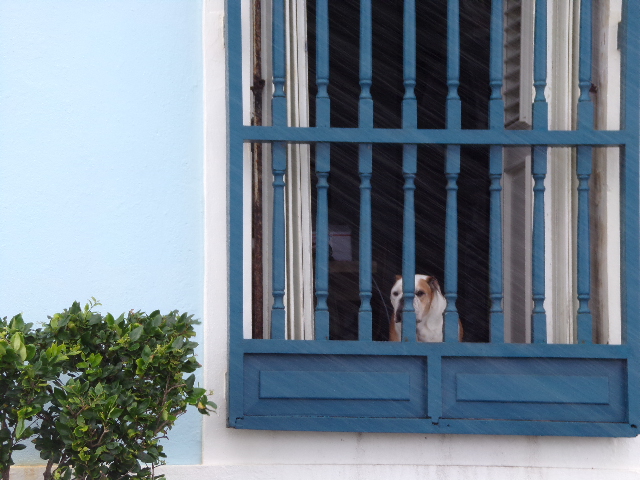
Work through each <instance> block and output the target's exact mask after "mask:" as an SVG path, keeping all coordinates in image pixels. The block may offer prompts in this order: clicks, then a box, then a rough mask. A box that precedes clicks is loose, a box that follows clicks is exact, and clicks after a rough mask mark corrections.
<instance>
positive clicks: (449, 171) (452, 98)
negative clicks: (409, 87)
mask: <svg viewBox="0 0 640 480" xmlns="http://www.w3.org/2000/svg"><path fill="white" fill-rule="evenodd" d="M459 86H460V1H459V0H449V3H448V8H447V87H448V93H447V100H446V117H447V118H446V126H447V130H450V131H456V130H460V129H461V128H462V102H461V100H460V95H459V94H458V87H459ZM444 173H445V176H446V178H447V213H446V219H445V250H444V296H445V298H446V299H447V308H446V310H445V313H444V340H445V341H446V342H457V341H458V309H457V306H456V301H457V299H458V183H457V182H458V177H459V175H460V145H455V144H453V145H447V150H446V159H445V167H444Z"/></svg>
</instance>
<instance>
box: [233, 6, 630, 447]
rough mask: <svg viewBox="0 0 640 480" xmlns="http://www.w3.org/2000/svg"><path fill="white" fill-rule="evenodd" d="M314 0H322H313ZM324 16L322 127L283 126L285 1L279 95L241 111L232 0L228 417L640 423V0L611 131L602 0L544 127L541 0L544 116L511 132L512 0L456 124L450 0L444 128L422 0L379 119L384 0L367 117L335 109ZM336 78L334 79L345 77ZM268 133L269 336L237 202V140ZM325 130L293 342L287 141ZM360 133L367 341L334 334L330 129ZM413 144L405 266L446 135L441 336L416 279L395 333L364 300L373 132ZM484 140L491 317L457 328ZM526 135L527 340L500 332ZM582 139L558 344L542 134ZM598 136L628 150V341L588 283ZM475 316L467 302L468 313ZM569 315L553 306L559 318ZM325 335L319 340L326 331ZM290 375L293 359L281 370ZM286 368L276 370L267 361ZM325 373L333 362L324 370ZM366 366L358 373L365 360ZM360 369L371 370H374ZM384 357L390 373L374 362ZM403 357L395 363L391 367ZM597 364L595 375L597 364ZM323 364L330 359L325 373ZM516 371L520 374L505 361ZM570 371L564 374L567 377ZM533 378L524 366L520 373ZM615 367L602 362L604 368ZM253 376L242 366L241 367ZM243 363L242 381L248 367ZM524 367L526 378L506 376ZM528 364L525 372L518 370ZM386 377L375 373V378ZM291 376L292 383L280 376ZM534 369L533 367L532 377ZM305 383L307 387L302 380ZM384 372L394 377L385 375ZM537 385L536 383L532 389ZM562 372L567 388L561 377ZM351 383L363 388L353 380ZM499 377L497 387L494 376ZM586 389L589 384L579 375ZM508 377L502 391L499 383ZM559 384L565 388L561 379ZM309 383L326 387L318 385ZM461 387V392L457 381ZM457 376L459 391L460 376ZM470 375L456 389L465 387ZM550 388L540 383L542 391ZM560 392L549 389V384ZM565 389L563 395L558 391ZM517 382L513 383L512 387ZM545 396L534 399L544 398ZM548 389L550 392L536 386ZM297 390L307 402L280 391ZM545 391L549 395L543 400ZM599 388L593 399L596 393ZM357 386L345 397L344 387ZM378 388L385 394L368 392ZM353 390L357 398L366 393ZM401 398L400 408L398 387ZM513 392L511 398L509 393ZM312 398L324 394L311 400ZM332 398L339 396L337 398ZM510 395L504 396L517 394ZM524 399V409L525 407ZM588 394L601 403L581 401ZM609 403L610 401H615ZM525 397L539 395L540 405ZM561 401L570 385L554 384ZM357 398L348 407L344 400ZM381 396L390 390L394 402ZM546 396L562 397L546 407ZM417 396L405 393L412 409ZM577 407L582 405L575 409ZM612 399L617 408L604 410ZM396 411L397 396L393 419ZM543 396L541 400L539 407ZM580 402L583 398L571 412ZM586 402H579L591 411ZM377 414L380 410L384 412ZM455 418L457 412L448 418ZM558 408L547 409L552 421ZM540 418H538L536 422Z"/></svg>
mask: <svg viewBox="0 0 640 480" xmlns="http://www.w3.org/2000/svg"><path fill="white" fill-rule="evenodd" d="M308 1H312V0H308ZM315 1H316V10H315V12H316V13H315V22H316V79H315V81H316V84H317V87H318V93H317V96H316V99H315V101H316V126H315V127H313V128H300V127H290V126H288V124H287V101H286V92H285V78H286V73H287V70H286V58H287V57H286V51H287V48H286V29H285V20H286V13H285V6H286V3H285V1H284V0H273V2H272V16H273V28H272V33H273V39H272V45H273V51H272V62H273V104H272V112H273V119H272V126H266V127H264V126H244V125H242V91H241V87H240V82H239V81H236V79H239V78H241V76H242V75H241V66H242V65H241V61H240V59H241V57H242V55H241V51H242V50H241V28H240V24H241V18H240V17H241V10H240V2H235V1H228V2H227V13H228V15H227V18H228V27H229V28H228V68H229V78H230V79H231V80H230V84H229V128H230V137H229V158H230V161H229V182H230V189H229V202H230V208H229V211H230V227H229V235H230V239H231V241H230V242H229V252H230V253H229V255H230V261H229V268H230V271H231V274H230V277H229V289H230V293H229V301H230V317H231V319H230V352H231V353H230V366H229V368H230V379H229V384H230V403H229V423H230V425H232V426H235V427H237V428H272V429H273V428H275V429H277V428H283V429H301V430H352V429H356V430H359V431H416V432H440V433H442V432H453V433H510V434H556V435H561V434H563V435H610V436H634V435H636V433H637V432H636V429H637V427H636V426H635V425H638V424H640V423H639V422H640V402H639V401H638V395H640V382H638V381H636V380H635V379H636V378H638V374H639V373H640V355H638V354H637V351H638V348H639V347H640V318H639V316H640V297H639V296H638V295H637V293H636V290H637V288H638V285H639V283H640V260H639V247H638V242H637V239H638V237H639V235H640V225H639V221H638V216H639V211H638V210H639V208H638V205H639V203H640V195H639V188H638V187H639V186H638V178H639V175H640V172H639V168H638V163H639V162H638V160H639V157H640V148H639V145H638V144H639V142H638V132H639V129H640V105H639V103H640V62H637V61H635V60H629V58H630V55H631V54H635V53H636V52H637V51H640V39H639V38H638V36H637V35H635V33H636V32H638V31H640V2H635V1H629V0H627V1H625V2H624V13H623V16H624V23H623V25H622V30H621V34H620V38H621V40H623V42H621V50H622V56H623V58H624V59H625V61H624V62H623V72H622V78H623V80H622V85H623V95H624V98H623V106H624V108H623V110H624V112H623V119H622V120H623V122H622V123H623V127H622V128H621V129H620V130H619V131H602V130H596V129H595V127H594V104H593V102H592V99H591V94H590V91H591V88H592V85H591V70H592V56H593V52H592V47H591V44H592V36H593V34H592V28H593V27H592V23H593V7H592V0H582V1H581V2H580V22H579V23H580V47H579V51H580V62H579V89H580V97H579V100H578V128H577V129H576V130H572V131H550V130H549V120H548V116H549V115H548V110H549V106H548V102H547V98H546V95H545V89H546V87H547V73H548V72H547V62H548V48H547V30H548V18H547V15H546V12H547V1H546V0H536V1H535V9H536V12H537V13H536V15H535V40H534V72H533V76H534V78H533V80H534V83H533V84H534V88H535V95H534V100H533V126H532V129H531V130H528V131H523V130H518V131H513V130H506V129H505V127H504V99H503V95H502V88H503V76H504V73H503V62H504V59H503V41H504V40H503V32H504V25H503V11H504V6H505V5H504V4H505V2H504V0H493V1H492V6H491V23H490V42H491V49H490V65H489V77H490V78H489V87H490V97H489V127H488V128H487V129H486V130H467V129H462V101H461V98H460V95H459V92H458V89H459V86H460V71H461V67H460V61H461V58H460V51H461V47H460V45H461V39H460V35H461V32H460V18H461V11H460V0H447V18H446V22H447V29H446V31H447V75H446V84H447V96H446V126H445V128H444V129H419V128H418V102H417V98H416V91H415V89H416V84H417V82H418V74H417V71H416V61H417V59H416V56H417V46H416V41H417V38H416V37H417V35H416V0H405V1H404V14H403V15H404V16H403V85H404V97H403V99H402V128H400V129H381V128H374V122H373V118H374V117H373V111H374V102H373V99H372V96H371V87H372V81H373V11H372V8H373V6H374V5H375V3H374V2H373V0H360V18H359V21H360V40H359V48H360V51H359V54H360V62H359V84H360V94H359V102H358V103H359V107H358V111H359V121H358V126H357V127H356V128H335V127H331V125H330V98H329V90H328V86H329V72H330V68H329V67H330V59H329V43H330V41H329V38H330V36H329V33H330V32H329V28H330V23H329V0H315ZM334 87H336V88H339V87H340V86H339V85H334ZM248 142H267V143H271V144H272V172H271V173H272V175H273V219H272V222H273V223H272V230H273V240H272V262H273V263H272V272H273V278H272V287H273V292H272V295H273V307H272V311H271V318H270V320H271V339H270V340H269V341H266V342H265V341H261V340H253V339H244V338H243V329H242V322H243V318H244V313H243V307H244V294H243V291H242V288H243V283H242V276H243V272H244V264H245V262H246V260H247V259H243V256H242V255H243V253H242V242H240V241H239V240H238V239H241V238H243V222H242V212H243V209H242V204H243V201H244V198H243V188H242V185H243V178H244V172H243V162H242V155H243V153H242V152H243V148H242V147H243V144H244V143H248ZM289 143H312V144H315V169H316V177H317V183H316V189H317V203H316V212H315V214H316V225H315V233H316V236H315V238H316V242H315V298H316V305H315V340H314V341H296V342H292V341H287V340H285V339H286V336H287V335H286V328H285V326H286V324H287V322H286V315H287V312H286V310H285V305H284V295H285V285H286V269H285V266H286V265H285V244H286V225H285V222H286V219H285V218H286V217H285V208H286V206H285V196H284V195H285V182H286V175H287V162H288V159H287V145H288V144H289ZM332 143H350V144H357V145H358V146H359V151H358V159H359V162H358V175H359V181H360V226H359V242H360V243H359V262H358V263H359V297H360V308H359V313H358V318H359V322H358V341H354V342H329V341H326V340H328V339H329V323H330V318H329V307H328V301H329V299H330V298H329V205H328V196H329V190H330V188H331V187H330V185H329V180H330V175H331V173H332V166H331V155H330V154H331V144H332ZM384 143H388V144H396V145H402V147H403V155H402V158H403V160H402V175H403V178H404V185H403V191H404V204H403V216H404V218H403V237H402V238H403V242H402V245H403V250H402V275H403V277H404V278H405V279H413V276H414V274H415V273H416V258H415V257H416V205H415V203H416V198H415V188H416V186H415V178H416V176H417V173H418V147H419V146H420V145H442V146H444V147H445V164H444V175H445V177H446V180H447V183H446V187H445V188H446V213H445V245H444V295H445V297H446V299H447V307H446V310H445V314H444V333H445V335H444V340H445V341H444V342H442V343H432V344H422V343H419V342H417V341H416V316H415V312H414V309H413V297H414V284H413V281H412V280H411V281H405V282H404V286H403V295H404V298H405V302H404V306H403V331H402V340H403V341H402V342H372V341H371V340H372V338H373V335H372V330H373V318H372V317H373V312H372V305H371V298H372V278H373V260H374V259H373V252H372V195H373V194H375V192H373V191H372V182H371V179H372V176H373V175H374V171H375V162H374V156H373V149H374V146H375V145H376V144H384ZM479 145H484V146H488V147H489V172H488V175H489V180H490V183H489V192H488V194H489V200H490V206H489V208H490V221H489V292H488V296H489V300H490V310H489V320H490V323H489V324H490V333H491V335H490V343H489V344H471V343H466V342H462V343H461V342H459V341H458V323H459V313H458V309H457V305H456V302H457V300H458V295H459V292H458V270H459V266H458V263H459V258H458V253H459V247H458V221H459V211H458V192H459V188H460V187H459V185H458V180H459V177H460V173H461V148H463V147H465V146H479ZM514 146H529V147H531V148H532V171H531V176H532V178H533V182H534V184H533V222H532V223H533V224H532V238H531V241H532V247H531V264H532V272H531V276H532V279H531V280H532V281H531V285H532V286H531V292H530V300H531V302H532V307H533V308H532V316H531V331H532V335H531V342H532V343H531V344H528V345H522V344H507V343H505V333H504V330H505V328H504V327H505V314H504V311H503V306H502V302H503V299H504V282H503V275H504V272H503V268H504V266H503V232H502V230H503V222H502V211H503V209H504V206H503V204H502V182H503V169H504V166H503V149H504V148H505V147H514ZM553 147H575V148H576V150H577V162H576V170H575V174H576V176H577V179H578V187H577V201H578V208H577V233H576V235H577V237H576V238H577V242H576V245H577V247H576V254H577V255H576V256H577V262H576V266H577V292H576V293H577V298H576V300H577V303H578V311H577V345H547V337H548V335H547V314H546V311H545V305H544V304H545V300H546V298H545V277H546V272H545V258H546V257H545V254H546V252H545V231H546V227H545V209H547V210H548V208H549V205H545V181H546V176H547V168H548V160H549V157H548V150H549V148H553ZM594 147H616V148H620V152H621V163H620V166H621V169H620V170H621V202H620V204H621V216H622V217H621V218H622V223H623V225H624V227H623V230H622V232H621V246H622V262H621V263H622V279H623V281H622V295H621V297H622V317H623V323H622V330H623V345H619V346H615V345H597V344H594V342H593V315H592V313H591V310H590V305H589V302H590V300H591V296H592V293H591V282H592V279H591V275H592V274H591V270H592V269H591V244H590V212H589V201H590V196H591V191H590V186H589V181H590V178H591V175H592V169H593V148H594ZM463 320H464V319H463ZM562 320H563V319H558V321H562ZM321 340H322V341H321ZM290 371H291V372H294V373H295V374H292V375H288V372H290ZM273 372H280V373H273ZM327 372H330V373H331V374H327ZM359 372H360V373H362V375H360V373H359ZM363 372H364V373H363ZM377 372H382V373H381V375H377ZM394 372H396V373H397V375H396V373H394ZM590 372H593V375H597V378H596V379H595V380H594V379H593V378H592V377H590V376H589V375H591V373H590ZM320 374H321V375H320ZM505 374H512V375H511V376H509V375H506V377H505ZM317 375H320V377H318V378H322V379H324V380H322V381H325V382H329V384H330V387H331V388H330V391H329V390H326V389H317V388H316V387H315V386H314V385H316V383H315V382H316V381H318V380H317V378H316V376H317ZM563 375H564V376H563ZM525 377H526V378H525ZM605 377H606V378H605ZM243 378H244V381H242V379H243ZM239 379H240V380H239ZM513 379H515V380H513ZM516 380H517V381H516ZM378 381H379V382H380V384H379V385H377V386H376V388H375V389H373V390H370V391H369V390H367V391H366V392H364V393H363V392H359V391H356V390H357V389H358V388H365V389H367V388H368V387H367V386H368V385H370V384H374V383H376V382H378ZM280 382H284V383H286V385H285V386H284V387H283V388H282V389H281V388H279V383H280ZM492 382H493V383H496V382H497V383H499V384H500V385H501V387H500V388H501V391H500V392H497V393H496V392H495V391H494V390H491V389H488V390H486V391H485V390H484V386H485V384H487V383H489V384H492ZM531 382H533V383H531ZM304 385H307V386H310V387H309V388H311V387H313V388H312V390H313V392H311V393H309V392H306V391H305V388H306V387H304ZM385 385H387V386H385ZM518 385H520V386H522V385H529V388H528V390H527V391H526V392H525V391H523V390H520V391H519V393H517V394H516V393H514V392H515V390H514V392H510V390H509V389H510V388H514V389H515V388H516V387H517V386H518ZM531 385H534V386H536V385H538V386H540V388H534V387H533V386H531ZM567 385H568V386H569V387H570V388H569V389H568V390H567ZM572 385H573V386H575V385H579V386H587V387H589V386H593V389H594V391H592V392H587V393H585V394H583V393H580V392H578V393H575V392H572V391H570V390H571V388H573V387H571V386H572ZM356 386H357V387H358V388H356ZM487 388H488V387H487ZM581 388H582V387H581ZM502 390H504V391H502ZM556 390H557V392H556ZM314 392H315V393H314ZM452 392H453V393H452ZM456 392H458V393H456ZM460 392H462V393H460ZM540 392H543V393H540ZM549 392H551V393H549ZM554 392H556V393H557V394H558V395H557V396H556V395H555V393H554ZM512 393H513V395H512ZM540 395H542V396H543V397H544V399H543V400H540V402H538V401H537V400H535V398H538V397H540ZM540 398H542V397H540ZM563 398H566V399H568V400H567V402H568V403H571V402H575V404H576V405H572V410H570V411H571V412H573V413H571V414H566V413H565V411H564V410H563V409H562V405H561V406H560V407H556V406H553V403H554V402H548V401H547V400H548V399H563ZM289 399H295V402H296V403H287V400H289ZM545 399H546V400H545ZM594 399H595V400H594ZM343 400H345V401H346V403H340V402H343ZM372 400H375V401H376V402H381V403H376V402H373V403H367V402H371V401H372ZM358 401H362V402H364V403H363V404H362V405H361V406H358V405H360V404H359V403H358ZM394 401H402V402H406V403H403V404H402V405H404V407H402V408H398V406H397V405H396V404H394V403H390V404H388V405H387V403H384V402H394ZM511 401H512V402H511ZM314 402H315V403H314ZM332 402H333V403H332ZM510 402H511V403H510ZM523 402H524V404H526V405H525V406H526V408H524V409H523V408H522V407H523ZM590 402H595V403H597V404H598V405H597V406H596V407H593V408H592V409H590V408H591V407H584V408H583V407H582V406H581V405H583V404H585V405H586V404H589V403H590ZM607 402H608V403H607ZM529 403H530V404H531V405H529ZM560 403H562V401H560ZM353 405H355V407H353V408H355V410H353V411H352V410H350V409H351V408H352V406H353ZM383 405H386V406H384V407H383ZM549 405H551V406H549ZM405 407H406V408H405ZM581 409H582V410H581ZM607 409H608V410H607ZM389 412H396V413H397V416H398V418H386V417H389V416H393V414H391V415H390V414H389ZM530 412H533V413H530ZM576 412H577V413H576ZM581 412H582V413H581ZM383 417H384V418H383ZM445 419H446V421H444V420H445ZM549 420H553V422H550V421H549ZM540 421H542V422H540Z"/></svg>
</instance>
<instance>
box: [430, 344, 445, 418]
mask: <svg viewBox="0 0 640 480" xmlns="http://www.w3.org/2000/svg"><path fill="white" fill-rule="evenodd" d="M427 372H428V385H429V388H428V389H427V415H428V416H429V418H431V422H432V423H438V422H439V421H440V417H442V357H440V356H438V355H429V362H428V363H427Z"/></svg>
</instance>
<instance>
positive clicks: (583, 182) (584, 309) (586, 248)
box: [577, 147, 593, 344]
mask: <svg viewBox="0 0 640 480" xmlns="http://www.w3.org/2000/svg"><path fill="white" fill-rule="evenodd" d="M592 165H593V149H592V148H591V147H578V162H577V175H578V266H577V268H578V343H581V344H584V343H591V342H592V335H593V318H592V316H591V310H590V309H589V300H590V298H591V243H590V235H589V177H590V176H591V170H592Z"/></svg>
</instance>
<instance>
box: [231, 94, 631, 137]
mask: <svg viewBox="0 0 640 480" xmlns="http://www.w3.org/2000/svg"><path fill="white" fill-rule="evenodd" d="M541 103H542V104H541V105H537V107H544V108H542V110H545V111H546V105H547V104H546V102H541ZM450 104H451V102H450ZM452 105H455V103H452ZM534 108H536V105H534ZM538 110H540V108H538ZM543 125H545V128H544V129H539V130H457V129H454V128H451V129H447V130H445V129H433V130H431V129H419V130H414V129H383V128H366V127H361V128H302V127H284V128H283V127H251V126H244V127H240V128H239V130H241V132H238V133H239V134H240V135H241V136H242V138H244V140H245V141H247V142H249V141H253V142H271V141H287V142H293V143H313V142H346V143H418V144H420V143H425V144H426V143H428V144H433V145H454V144H457V145H505V146H508V145H513V146H516V145H525V146H528V145H549V146H556V147H561V146H562V147H566V146H572V145H591V146H594V147H595V146H609V145H623V144H625V143H629V142H633V141H634V137H633V135H632V134H631V133H630V132H628V131H624V130H621V131H618V130H595V131H590V132H585V131H579V130H554V131H547V130H546V123H544V122H543Z"/></svg>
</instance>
